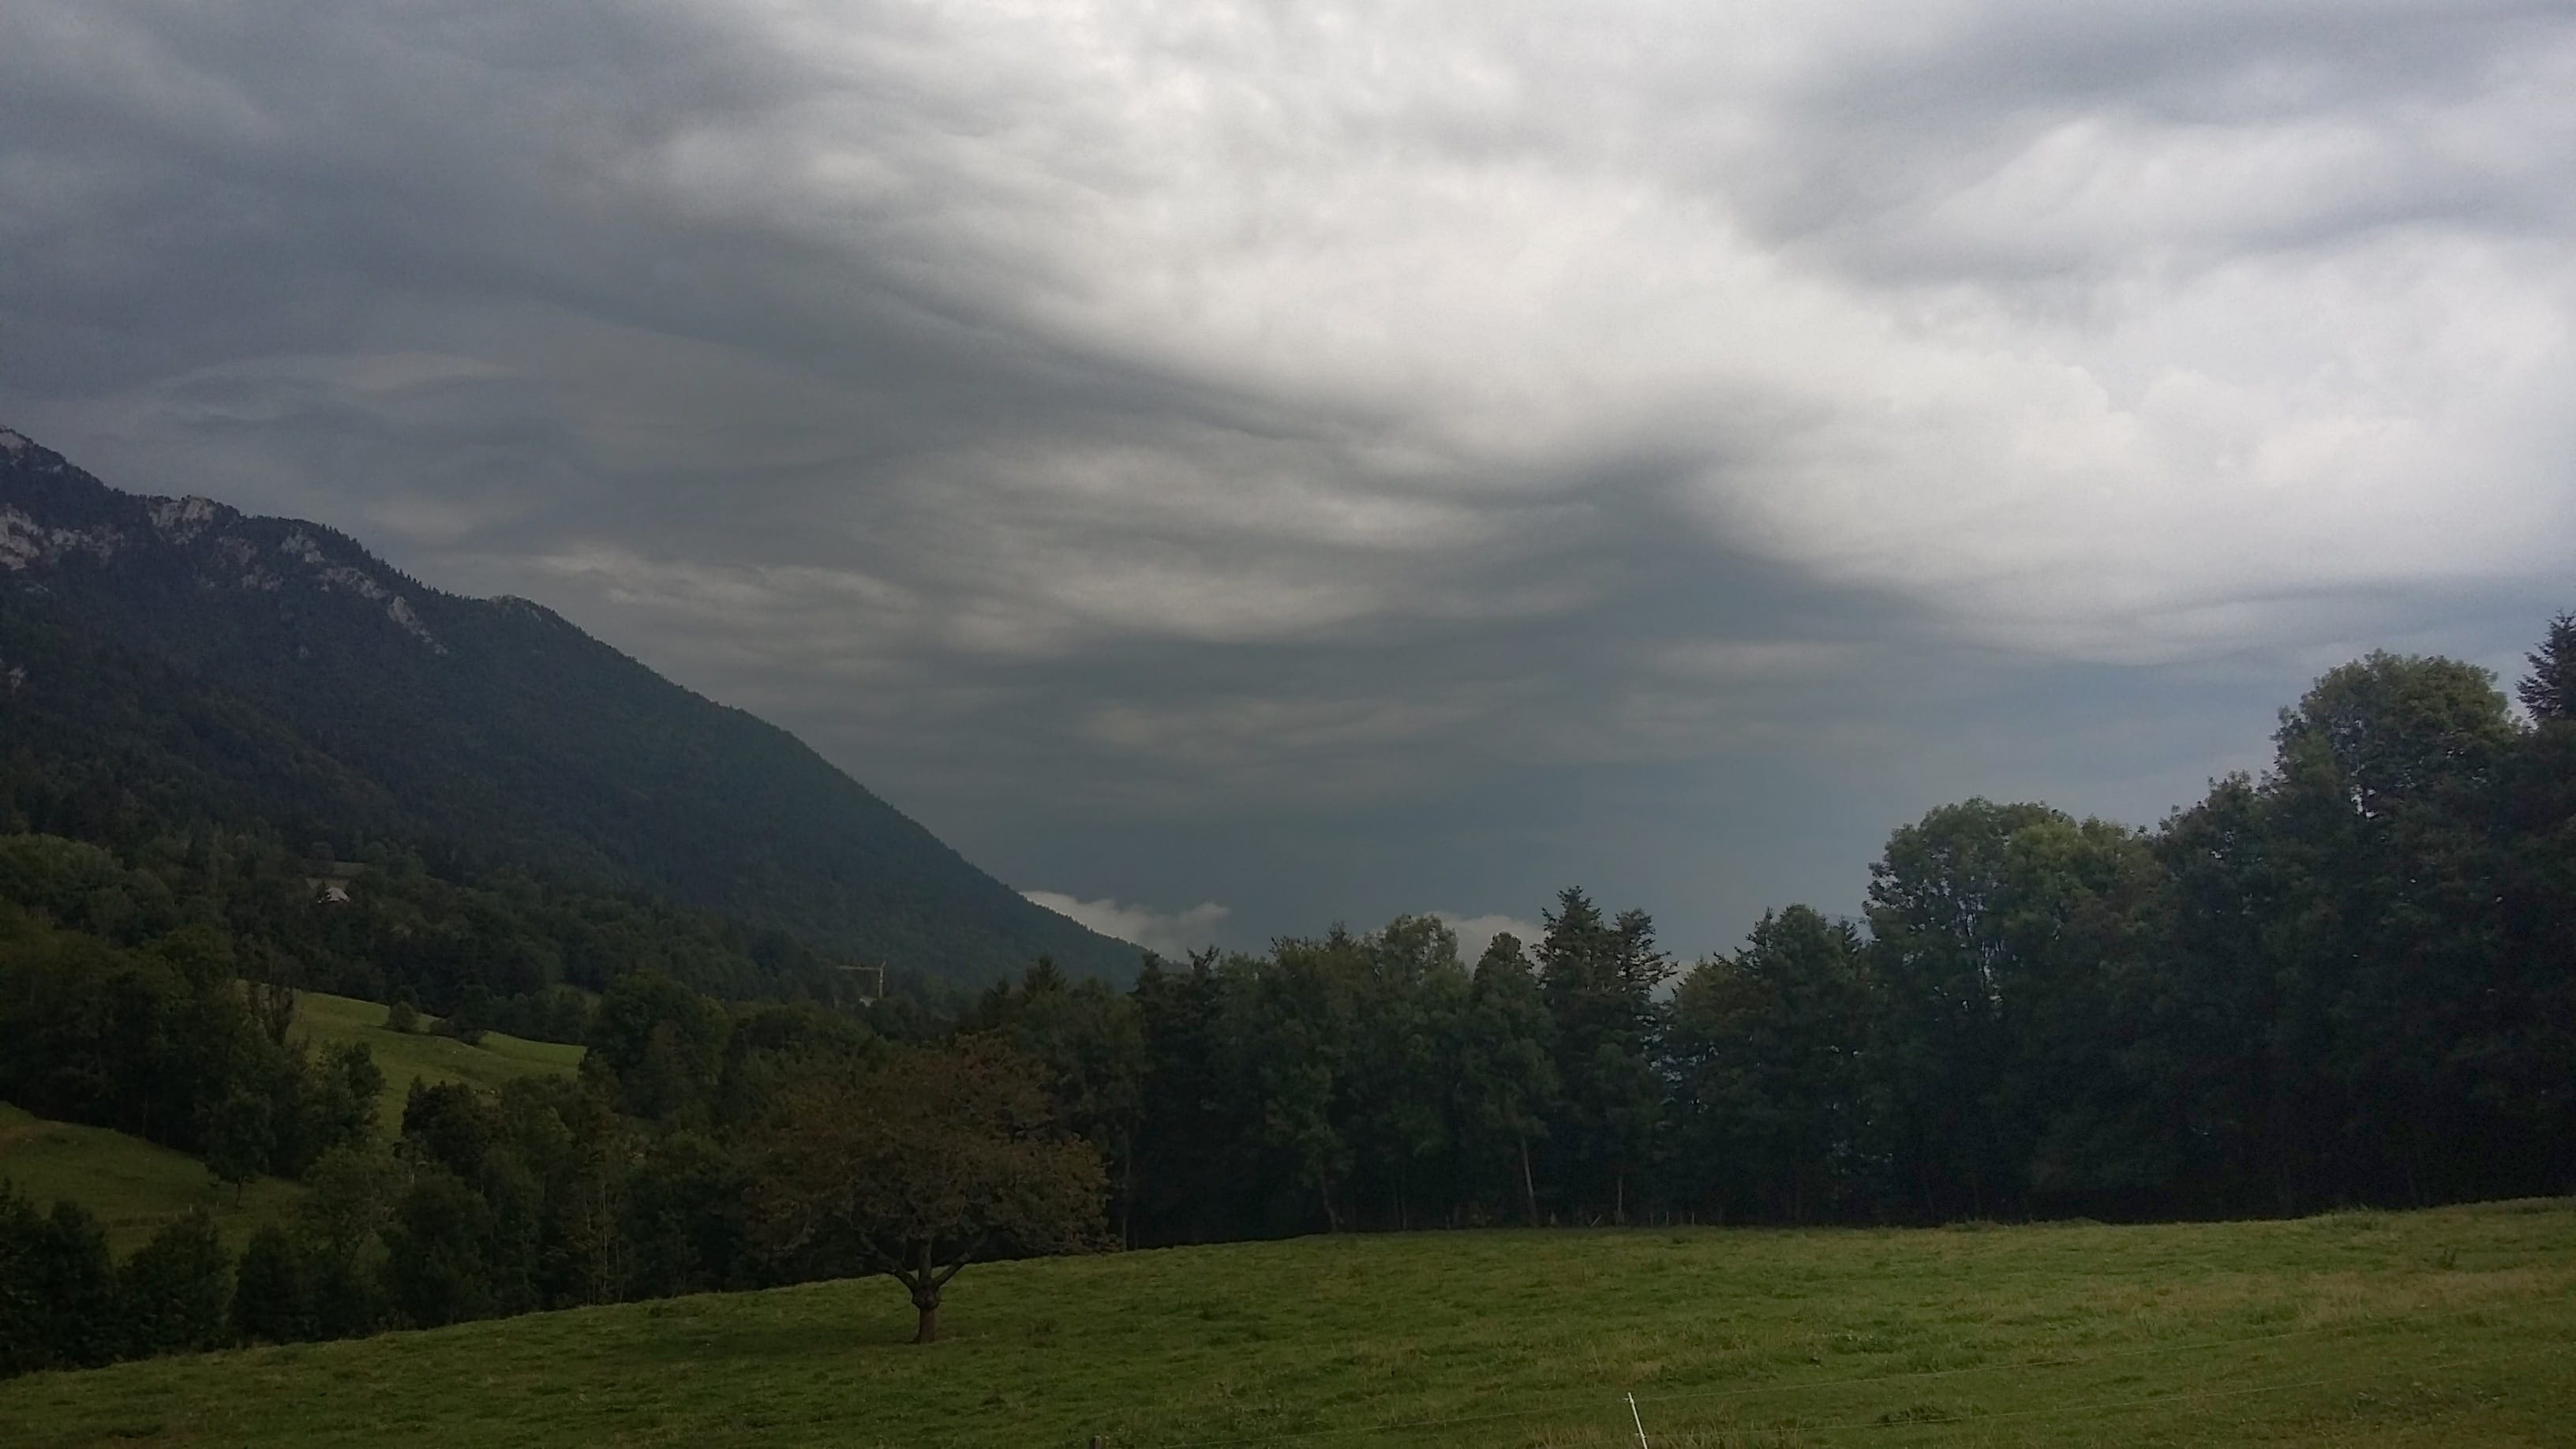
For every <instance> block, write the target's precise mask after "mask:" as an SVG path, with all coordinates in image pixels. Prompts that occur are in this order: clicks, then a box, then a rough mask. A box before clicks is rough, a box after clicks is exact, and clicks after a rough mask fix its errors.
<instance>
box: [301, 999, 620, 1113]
mask: <svg viewBox="0 0 2576 1449" xmlns="http://www.w3.org/2000/svg"><path fill="white" fill-rule="evenodd" d="M436 1019H437V1018H435V1017H422V1018H421V1030H420V1031H418V1032H409V1033H406V1032H399V1031H390V1030H387V1029H386V1027H385V1007H384V1006H383V1005H382V1004H381V1003H379V1002H373V1001H360V1000H358V999H357V998H356V997H351V996H329V995H325V994H324V993H322V992H319V991H300V992H297V993H296V996H295V1030H297V1031H300V1032H302V1033H304V1035H305V1036H306V1037H307V1038H309V1039H310V1040H311V1041H312V1042H313V1044H314V1045H316V1046H337V1045H340V1044H341V1043H344V1042H353V1041H355V1042H365V1043H366V1044H367V1049H368V1050H369V1051H370V1052H372V1053H374V1055H375V1059H376V1065H377V1066H378V1067H380V1068H382V1069H383V1070H384V1074H385V1094H384V1097H383V1099H382V1100H381V1101H380V1102H379V1103H378V1104H377V1112H376V1125H377V1128H378V1130H380V1131H382V1132H383V1133H384V1135H385V1136H387V1137H392V1136H394V1135H395V1134H396V1133H398V1132H400V1131H401V1130H402V1110H403V1098H404V1097H405V1096H406V1095H407V1094H408V1093H409V1092H410V1091H411V1084H412V1079H413V1078H415V1077H417V1078H419V1079H420V1080H422V1081H426V1082H429V1083H431V1084H433V1085H435V1084H437V1083H440V1082H469V1083H472V1084H473V1085H475V1086H477V1087H497V1086H499V1085H501V1084H502V1083H503V1082H506V1081H508V1080H510V1079H511V1078H513V1077H524V1076H526V1075H528V1074H529V1073H531V1072H569V1071H571V1070H573V1069H574V1068H575V1067H578V1066H579V1065H581V1048H580V1047H577V1046H565V1045H562V1044H560V1043H556V1042H547V1041H528V1040H526V1039H525V1038H522V1037H515V1036H507V1035H504V1034H502V1033H500V1032H497V1031H496V1032H489V1033H486V1034H485V1035H484V1038H483V1040H482V1043H481V1044H480V1045H477V1046H467V1045H466V1044H465V1043H463V1042H461V1041H458V1040H456V1039H455V1038H454V1037H446V1036H432V1035H430V1034H429V1030H428V1029H429V1026H430V1025H431V1023H433V1022H434V1021H435V1020H436Z"/></svg>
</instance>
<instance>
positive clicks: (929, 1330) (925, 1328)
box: [912, 1288, 939, 1343]
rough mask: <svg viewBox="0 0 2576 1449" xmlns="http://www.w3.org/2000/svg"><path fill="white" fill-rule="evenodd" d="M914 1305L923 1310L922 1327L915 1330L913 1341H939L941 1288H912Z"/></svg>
mask: <svg viewBox="0 0 2576 1449" xmlns="http://www.w3.org/2000/svg"><path fill="white" fill-rule="evenodd" d="M912 1306H913V1307H914V1308H916V1309H919V1310H920V1312H921V1327H920V1328H919V1329H917V1330H915V1331H914V1333H913V1335H912V1341H913V1342H915V1343H937V1342H938V1341H939V1290H938V1289H937V1288H915V1289H914V1290H912Z"/></svg>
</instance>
